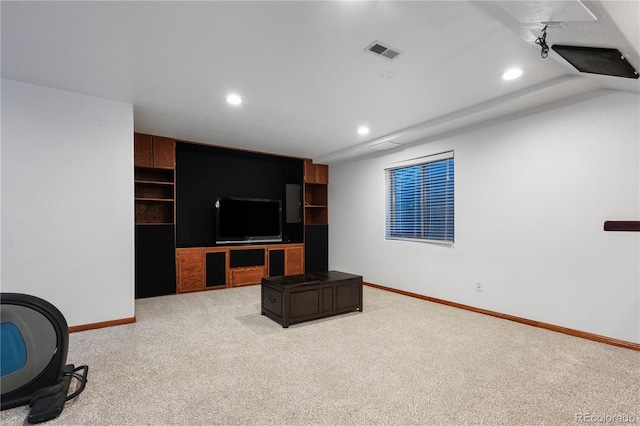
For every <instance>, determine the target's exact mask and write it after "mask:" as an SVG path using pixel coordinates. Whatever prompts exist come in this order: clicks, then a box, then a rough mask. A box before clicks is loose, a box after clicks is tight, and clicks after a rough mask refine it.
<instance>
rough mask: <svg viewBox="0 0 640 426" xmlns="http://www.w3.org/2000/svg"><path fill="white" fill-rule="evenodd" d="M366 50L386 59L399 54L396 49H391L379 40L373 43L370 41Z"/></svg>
mask: <svg viewBox="0 0 640 426" xmlns="http://www.w3.org/2000/svg"><path fill="white" fill-rule="evenodd" d="M366 50H368V51H369V52H371V53H373V54H375V55H378V56H384V57H385V58H387V59H394V58H395V57H396V56H398V55H399V54H400V52H399V51H398V50H396V49H392V48H391V47H389V46H385V45H384V44H382V43H380V42H379V41H374V42H373V43H371V44H370V45H369V46H367V49H366Z"/></svg>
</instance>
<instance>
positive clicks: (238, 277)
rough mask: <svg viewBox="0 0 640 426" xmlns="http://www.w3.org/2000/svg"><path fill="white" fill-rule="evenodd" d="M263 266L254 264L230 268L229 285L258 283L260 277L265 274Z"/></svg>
mask: <svg viewBox="0 0 640 426" xmlns="http://www.w3.org/2000/svg"><path fill="white" fill-rule="evenodd" d="M266 275H267V274H266V271H265V267H264V266H255V267H250V268H234V269H231V285H233V286H240V285H248V284H260V280H262V277H264V276H266Z"/></svg>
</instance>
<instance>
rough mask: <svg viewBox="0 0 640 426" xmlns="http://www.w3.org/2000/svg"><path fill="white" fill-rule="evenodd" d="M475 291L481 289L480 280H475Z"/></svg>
mask: <svg viewBox="0 0 640 426" xmlns="http://www.w3.org/2000/svg"><path fill="white" fill-rule="evenodd" d="M476 291H482V283H481V282H480V281H476Z"/></svg>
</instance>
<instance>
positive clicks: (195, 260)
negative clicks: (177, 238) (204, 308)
mask: <svg viewBox="0 0 640 426" xmlns="http://www.w3.org/2000/svg"><path fill="white" fill-rule="evenodd" d="M176 259H177V268H178V283H177V284H178V293H184V292H188V291H198V290H204V252H203V251H201V250H179V251H178V252H177V256H176Z"/></svg>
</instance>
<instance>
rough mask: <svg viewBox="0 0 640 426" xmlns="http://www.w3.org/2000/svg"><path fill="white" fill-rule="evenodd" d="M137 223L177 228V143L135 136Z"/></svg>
mask: <svg viewBox="0 0 640 426" xmlns="http://www.w3.org/2000/svg"><path fill="white" fill-rule="evenodd" d="M134 147H135V148H134V166H135V168H134V178H133V179H134V202H135V222H136V224H140V225H149V224H152V225H160V224H164V225H173V224H174V223H175V218H174V210H175V208H174V203H175V185H174V181H175V176H174V174H175V171H174V167H175V141H174V140H173V139H169V138H162V137H157V136H151V135H144V134H140V133H136V134H134Z"/></svg>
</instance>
